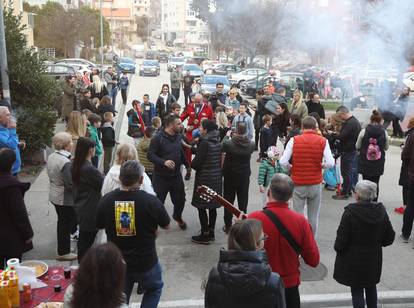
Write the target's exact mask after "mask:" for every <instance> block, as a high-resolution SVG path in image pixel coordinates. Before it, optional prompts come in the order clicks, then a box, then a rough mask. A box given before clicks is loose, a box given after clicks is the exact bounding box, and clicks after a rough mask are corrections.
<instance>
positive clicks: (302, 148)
mask: <svg viewBox="0 0 414 308" xmlns="http://www.w3.org/2000/svg"><path fill="white" fill-rule="evenodd" d="M325 146H326V139H325V138H324V137H321V136H319V135H318V134H317V133H316V131H312V130H305V131H304V132H303V134H302V135H299V136H295V137H294V139H293V154H292V170H291V173H292V180H293V182H294V183H295V185H316V184H320V183H322V158H323V151H324V149H325Z"/></svg>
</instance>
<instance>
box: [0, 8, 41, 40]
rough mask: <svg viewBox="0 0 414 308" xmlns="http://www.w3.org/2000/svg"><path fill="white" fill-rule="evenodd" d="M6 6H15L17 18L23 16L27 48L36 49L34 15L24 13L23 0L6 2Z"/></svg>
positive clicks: (14, 10)
mask: <svg viewBox="0 0 414 308" xmlns="http://www.w3.org/2000/svg"><path fill="white" fill-rule="evenodd" d="M4 4H5V5H6V6H9V5H11V4H12V5H13V12H14V14H15V15H16V16H19V15H20V14H22V20H21V22H22V24H24V25H26V29H25V30H24V31H23V34H24V35H25V36H26V40H27V47H34V37H33V27H34V20H33V14H32V13H28V12H24V11H23V0H15V1H13V2H12V3H11V2H9V1H6V0H4Z"/></svg>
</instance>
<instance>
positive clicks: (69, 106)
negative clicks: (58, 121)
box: [62, 82, 75, 118]
mask: <svg viewBox="0 0 414 308" xmlns="http://www.w3.org/2000/svg"><path fill="white" fill-rule="evenodd" d="M62 89H63V101H62V118H65V117H69V115H70V113H71V112H72V111H73V107H74V103H75V87H73V86H71V85H70V84H68V83H67V82H64V83H63V86H62Z"/></svg>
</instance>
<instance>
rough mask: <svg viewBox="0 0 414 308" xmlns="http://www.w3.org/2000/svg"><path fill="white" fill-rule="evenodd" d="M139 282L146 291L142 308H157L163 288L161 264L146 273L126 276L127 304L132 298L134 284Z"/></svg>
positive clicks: (129, 273) (131, 273)
mask: <svg viewBox="0 0 414 308" xmlns="http://www.w3.org/2000/svg"><path fill="white" fill-rule="evenodd" d="M135 282H137V283H138V284H139V285H140V287H141V288H142V289H143V290H144V296H143V298H142V302H141V308H157V306H158V302H159V301H160V297H161V292H162V287H163V286H164V283H163V281H162V269H161V265H160V263H159V262H157V264H155V265H154V266H153V267H152V268H151V269H149V270H148V271H146V272H140V273H139V272H129V271H127V275H126V284H125V295H126V297H127V304H129V298H130V297H131V293H132V289H133V288H134V284H135Z"/></svg>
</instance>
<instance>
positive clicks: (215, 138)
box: [200, 129, 220, 143]
mask: <svg viewBox="0 0 414 308" xmlns="http://www.w3.org/2000/svg"><path fill="white" fill-rule="evenodd" d="M200 139H203V140H208V141H210V142H212V143H219V142H220V132H219V131H218V130H217V129H215V130H212V131H209V132H208V133H207V134H206V135H204V136H202V137H201V138H200Z"/></svg>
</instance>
